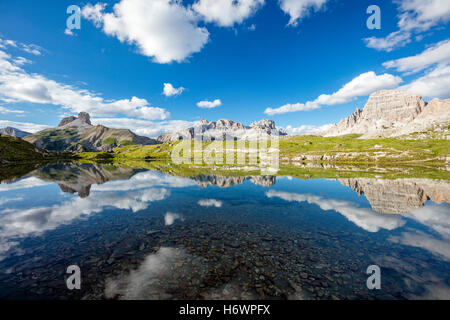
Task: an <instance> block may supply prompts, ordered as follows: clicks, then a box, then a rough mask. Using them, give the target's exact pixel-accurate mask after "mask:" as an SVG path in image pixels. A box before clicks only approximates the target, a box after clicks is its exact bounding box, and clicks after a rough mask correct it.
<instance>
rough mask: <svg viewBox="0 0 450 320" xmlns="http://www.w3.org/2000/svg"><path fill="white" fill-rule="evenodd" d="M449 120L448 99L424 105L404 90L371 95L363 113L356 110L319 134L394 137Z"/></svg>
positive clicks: (419, 97) (418, 98) (449, 101)
mask: <svg viewBox="0 0 450 320" xmlns="http://www.w3.org/2000/svg"><path fill="white" fill-rule="evenodd" d="M448 121H450V99H447V100H437V99H435V100H432V101H431V102H429V103H426V102H425V101H424V100H423V99H422V97H421V96H419V95H416V94H411V93H408V92H406V91H402V90H380V91H377V92H375V93H373V94H372V95H370V97H369V99H368V101H367V103H366V105H365V106H364V108H363V109H362V110H360V109H359V108H358V109H356V111H355V112H354V113H353V114H351V115H350V116H349V117H347V118H344V119H342V120H341V121H339V122H338V123H337V124H335V125H333V126H332V127H331V128H330V129H328V130H327V131H325V132H320V133H319V134H320V135H323V136H339V135H344V134H350V133H360V134H363V138H373V137H378V136H384V137H393V136H401V135H407V134H410V133H413V132H417V131H424V130H427V129H430V128H432V127H433V126H436V125H439V124H443V123H447V122H448ZM443 134H444V135H445V134H446V133H445V132H443Z"/></svg>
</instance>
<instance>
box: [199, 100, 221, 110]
mask: <svg viewBox="0 0 450 320" xmlns="http://www.w3.org/2000/svg"><path fill="white" fill-rule="evenodd" d="M221 105H222V101H220V99H216V100H214V101H208V100H203V101H200V102H197V107H199V108H204V109H212V108H216V107H220V106H221Z"/></svg>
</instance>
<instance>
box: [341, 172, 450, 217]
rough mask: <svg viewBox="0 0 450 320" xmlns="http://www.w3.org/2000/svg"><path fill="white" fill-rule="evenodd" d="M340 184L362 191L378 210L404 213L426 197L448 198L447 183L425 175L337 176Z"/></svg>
mask: <svg viewBox="0 0 450 320" xmlns="http://www.w3.org/2000/svg"><path fill="white" fill-rule="evenodd" d="M339 182H340V183H341V184H342V185H345V186H348V187H350V188H351V189H353V190H354V191H355V192H357V193H358V195H362V194H364V196H365V197H366V198H367V200H368V201H369V203H370V205H371V206H372V209H373V210H375V211H377V212H380V213H406V212H410V211H413V210H417V209H420V208H422V207H423V206H424V205H425V202H426V201H427V200H431V201H433V202H437V203H442V202H450V184H449V183H448V182H446V181H436V180H428V179H396V180H381V179H370V178H354V179H353V178H352V179H339Z"/></svg>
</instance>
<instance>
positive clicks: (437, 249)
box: [389, 231, 450, 261]
mask: <svg viewBox="0 0 450 320" xmlns="http://www.w3.org/2000/svg"><path fill="white" fill-rule="evenodd" d="M389 241H392V242H394V243H401V244H404V245H407V246H412V247H417V248H422V249H425V250H427V251H429V252H431V253H432V254H434V255H436V256H438V257H441V258H443V259H444V260H446V261H450V242H449V241H448V239H445V240H440V239H434V238H433V237H431V236H430V235H427V234H425V233H423V232H419V231H417V232H403V233H402V234H401V236H392V237H390V238H389Z"/></svg>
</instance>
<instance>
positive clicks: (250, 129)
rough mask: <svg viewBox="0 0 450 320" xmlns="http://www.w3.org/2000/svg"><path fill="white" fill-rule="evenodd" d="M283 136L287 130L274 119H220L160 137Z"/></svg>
mask: <svg viewBox="0 0 450 320" xmlns="http://www.w3.org/2000/svg"><path fill="white" fill-rule="evenodd" d="M274 135H275V136H283V135H286V132H285V131H284V130H283V129H281V128H277V127H276V126H275V122H274V121H273V120H269V119H264V120H260V121H255V122H253V123H252V124H250V126H244V125H243V124H242V123H240V122H237V121H233V120H228V119H219V120H217V121H207V120H204V119H202V120H200V121H199V122H197V123H196V124H195V126H194V127H192V128H187V129H185V130H180V131H177V132H171V133H166V134H163V135H161V136H159V137H158V141H159V142H162V143H164V142H168V141H177V140H180V139H203V140H205V141H210V140H229V139H259V138H267V137H270V136H274Z"/></svg>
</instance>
